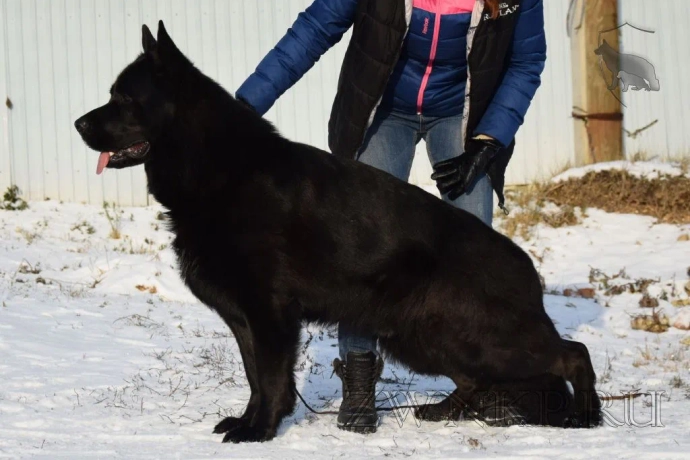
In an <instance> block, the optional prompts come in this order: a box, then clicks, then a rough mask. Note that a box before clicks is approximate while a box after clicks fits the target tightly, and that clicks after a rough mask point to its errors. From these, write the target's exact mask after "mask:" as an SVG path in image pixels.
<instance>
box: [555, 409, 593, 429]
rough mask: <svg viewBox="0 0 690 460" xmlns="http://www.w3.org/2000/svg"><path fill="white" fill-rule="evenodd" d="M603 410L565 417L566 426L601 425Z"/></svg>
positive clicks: (590, 426) (564, 425)
mask: <svg viewBox="0 0 690 460" xmlns="http://www.w3.org/2000/svg"><path fill="white" fill-rule="evenodd" d="M601 424H602V419H601V412H599V411H594V412H589V413H586V414H583V413H575V414H573V415H571V416H570V417H568V418H566V419H565V422H564V424H563V427H564V428H596V427H598V426H601Z"/></svg>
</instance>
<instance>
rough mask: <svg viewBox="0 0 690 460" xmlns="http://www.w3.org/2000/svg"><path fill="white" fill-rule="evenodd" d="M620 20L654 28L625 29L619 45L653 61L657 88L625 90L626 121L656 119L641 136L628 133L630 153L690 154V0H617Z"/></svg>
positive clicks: (633, 124)
mask: <svg viewBox="0 0 690 460" xmlns="http://www.w3.org/2000/svg"><path fill="white" fill-rule="evenodd" d="M619 2H620V3H619V17H620V22H621V23H625V22H628V23H630V24H632V25H634V26H636V27H639V28H642V29H646V30H651V31H654V33H653V34H649V33H644V32H640V31H638V30H635V29H634V28H632V27H627V26H625V27H623V28H621V29H620V31H621V47H620V48H621V49H620V51H621V52H623V53H629V54H633V55H636V56H640V57H642V58H645V59H646V60H648V61H649V62H651V63H652V65H654V67H655V69H656V74H657V78H658V79H659V82H660V90H659V91H644V90H642V91H628V92H626V93H623V98H622V101H623V103H624V104H625V105H626V106H627V107H626V108H625V109H624V113H625V116H624V118H623V125H624V127H625V129H626V130H627V131H628V132H630V133H634V132H635V131H637V130H639V129H641V128H644V127H645V126H648V125H649V124H650V123H652V122H654V121H655V120H656V121H657V122H656V123H655V124H654V125H653V126H651V127H650V128H648V129H645V130H644V131H642V132H640V133H639V134H638V135H637V136H635V137H632V136H630V135H627V134H626V135H624V146H625V151H626V154H627V156H628V157H632V156H634V155H635V154H637V153H641V154H643V155H646V156H650V157H653V156H659V157H661V158H680V157H683V156H685V157H687V156H690V129H688V126H690V87H689V86H688V80H687V78H686V76H688V75H690V46H688V42H689V41H690V27H688V25H687V19H688V18H689V17H690V1H688V0H664V1H663V2H649V1H645V0H619Z"/></svg>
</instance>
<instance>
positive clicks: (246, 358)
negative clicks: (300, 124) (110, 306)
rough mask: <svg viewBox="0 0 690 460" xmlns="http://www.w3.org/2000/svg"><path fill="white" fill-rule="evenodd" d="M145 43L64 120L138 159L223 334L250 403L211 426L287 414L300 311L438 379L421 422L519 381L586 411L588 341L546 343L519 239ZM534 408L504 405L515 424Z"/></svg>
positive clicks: (545, 321)
mask: <svg viewBox="0 0 690 460" xmlns="http://www.w3.org/2000/svg"><path fill="white" fill-rule="evenodd" d="M143 46H144V53H143V54H141V55H140V56H139V57H138V58H137V59H136V60H135V61H134V62H133V63H132V64H130V65H129V66H128V67H127V68H126V69H125V70H124V71H123V72H122V73H121V74H120V76H119V77H118V78H117V80H116V82H115V84H114V85H113V87H112V89H111V96H112V97H111V99H110V101H109V102H108V103H107V104H106V105H104V106H102V107H100V108H97V109H95V110H93V111H92V112H90V113H88V114H86V115H84V116H83V117H81V118H80V119H79V120H77V121H76V123H75V124H76V127H77V129H78V131H79V132H80V133H81V135H82V137H83V139H84V140H85V142H86V143H87V144H88V146H89V147H91V148H92V149H94V150H97V151H100V152H103V153H101V156H100V157H99V160H98V172H99V173H100V172H101V171H102V170H103V168H104V167H108V168H125V167H130V166H135V165H139V164H144V166H145V169H146V174H147V177H148V185H149V190H150V192H151V193H152V194H153V196H154V197H155V198H156V199H157V200H158V201H159V202H160V203H161V204H163V205H164V206H165V207H166V208H167V209H168V210H169V212H168V216H169V219H170V222H171V229H172V231H173V232H174V233H175V236H176V238H175V241H174V249H175V251H176V253H177V255H178V257H179V262H180V267H181V274H182V277H183V279H184V281H185V282H186V284H187V285H188V286H189V288H190V289H191V291H192V292H193V293H194V295H196V296H197V297H198V298H199V299H200V300H201V301H202V302H203V303H205V304H206V305H208V306H209V307H211V308H213V309H214V310H216V311H217V312H218V313H219V314H220V316H221V317H222V318H223V319H224V320H225V322H226V323H227V324H228V326H230V329H231V330H232V332H233V334H234V336H235V338H236V339H237V343H238V344H239V347H240V350H241V353H242V359H243V362H244V366H245V369H246V374H247V379H248V381H249V385H250V387H251V397H250V400H249V403H248V406H247V409H246V411H245V413H244V415H243V416H242V417H239V418H234V417H228V418H226V419H225V420H223V421H222V422H221V423H220V424H219V425H218V426H217V427H216V432H218V433H226V435H225V439H224V440H225V441H233V442H242V441H264V440H268V439H271V438H273V437H274V436H275V434H276V430H277V428H278V426H279V424H280V422H281V420H282V419H283V418H284V417H285V416H287V415H289V414H290V413H291V412H292V411H293V409H294V406H295V393H294V386H295V384H294V376H293V369H294V366H295V361H296V356H297V353H296V349H297V346H298V342H299V337H300V329H301V324H302V322H303V321H316V322H320V323H330V324H332V323H337V322H343V323H347V324H348V325H349V326H350V327H352V328H354V329H355V330H357V331H359V332H361V333H362V334H375V335H377V336H379V337H380V345H381V347H382V349H383V350H384V351H385V352H386V353H387V354H388V355H389V356H390V357H391V358H393V359H394V360H397V361H399V362H400V363H402V364H404V365H406V366H409V367H410V368H411V369H412V370H414V371H415V372H417V373H421V374H432V375H444V376H448V377H450V378H451V379H452V380H453V381H454V382H455V383H456V385H457V389H456V390H455V392H454V393H453V394H452V395H451V397H449V398H448V399H447V400H446V401H444V402H442V403H439V404H437V405H433V406H429V407H424V408H423V410H420V415H422V416H426V417H427V418H429V419H435V418H438V417H439V414H440V413H444V412H446V413H447V412H448V411H449V412H452V410H450V409H451V408H452V402H453V401H454V400H456V399H457V400H458V401H464V402H466V403H467V402H470V403H468V404H471V401H476V400H477V395H481V394H485V393H486V392H487V391H490V390H492V389H497V388H498V389H511V388H513V386H515V388H518V389H520V390H524V389H525V386H526V385H527V386H529V385H528V384H526V383H525V382H533V383H534V386H533V387H532V388H536V389H539V390H542V391H543V390H546V391H549V390H553V391H555V392H557V393H559V394H561V395H565V396H564V397H565V399H568V398H570V401H571V402H572V404H571V406H572V407H570V408H569V409H567V410H566V411H565V412H563V411H561V412H560V416H559V417H560V418H559V417H556V419H557V420H558V421H557V422H553V420H556V419H554V418H551V419H548V420H546V422H545V423H550V424H555V423H566V424H569V425H574V426H593V425H596V424H598V423H599V422H600V402H599V399H598V398H597V395H596V393H595V388H594V383H595V375H594V370H593V369H592V364H591V362H590V358H589V354H588V351H587V348H586V347H585V346H584V345H583V344H581V343H578V342H572V341H567V340H563V339H561V338H560V336H559V335H558V333H557V331H556V329H555V327H554V325H553V323H552V322H551V320H550V319H549V317H548V316H547V314H546V312H545V311H544V307H543V299H542V288H541V284H540V281H539V277H538V274H537V272H536V270H535V268H534V265H533V264H532V261H531V260H530V258H529V257H528V256H527V254H525V253H524V252H523V251H522V250H521V249H520V248H519V247H518V246H517V245H515V244H513V243H512V242H511V241H510V240H509V239H508V238H506V237H504V236H502V235H501V234H499V233H497V232H495V231H493V230H492V229H491V228H489V227H488V226H486V225H484V224H483V223H482V222H481V221H480V220H479V219H477V218H475V217H474V216H472V215H470V214H469V213H466V212H464V211H461V210H458V209H455V208H453V207H452V206H450V205H448V204H445V203H443V202H442V201H441V200H439V199H437V198H435V197H433V196H432V195H430V194H428V193H426V192H424V191H423V190H421V189H419V188H417V187H414V186H412V185H409V184H406V183H404V182H402V181H399V180H398V179H395V178H393V177H392V176H390V175H388V174H386V173H383V172H381V171H378V170H376V169H374V168H371V167H369V166H366V165H363V164H361V163H358V162H356V161H351V160H345V159H342V158H338V157H336V156H333V155H329V154H328V153H326V152H323V151H321V150H318V149H316V148H313V147H309V146H307V145H303V144H299V143H295V142H291V141H289V140H287V139H284V138H283V137H281V136H280V135H279V134H278V133H277V132H276V131H275V129H274V128H273V127H272V125H271V124H269V123H268V122H267V121H265V120H263V119H262V118H261V117H260V116H258V115H257V114H255V113H254V112H252V111H251V110H250V109H248V108H246V107H245V106H243V105H242V104H241V103H239V102H237V101H236V100H235V99H234V98H233V97H231V96H230V95H229V94H228V93H227V92H226V91H224V90H223V89H222V88H221V87H220V85H218V84H217V83H215V82H213V81H212V80H211V79H210V78H208V77H206V76H204V75H203V74H202V73H201V72H200V71H199V70H197V69H196V68H195V67H194V66H193V65H192V64H191V63H190V62H189V60H188V59H187V58H186V57H185V56H184V55H183V54H182V53H181V52H180V51H179V50H178V49H177V47H176V46H175V44H174V43H173V42H172V40H171V39H170V37H169V36H168V34H167V33H166V31H165V28H164V27H163V24H162V22H161V23H159V29H158V38H157V40H156V39H155V38H154V37H153V36H152V35H151V32H150V31H149V29H148V28H147V27H146V26H144V28H143ZM565 380H568V381H570V382H571V384H572V386H573V389H574V393H575V396H574V399H573V397H572V396H571V395H570V393H569V392H568V391H567V388H566V383H565ZM528 389H529V388H528ZM535 404H536V405H538V401H537V402H531V403H530V404H528V405H526V404H522V405H521V404H520V403H518V404H516V406H518V407H519V408H522V409H521V410H522V411H523V412H524V413H522V414H521V416H523V417H525V418H526V419H527V421H528V422H530V423H540V421H539V420H537V418H538V415H539V414H533V413H530V411H531V412H535V410H533V409H532V410H531V409H530V407H533V406H534V405H535ZM537 412H538V411H537ZM564 414H567V419H566V416H564ZM535 417H536V418H535ZM542 421H543V420H542Z"/></svg>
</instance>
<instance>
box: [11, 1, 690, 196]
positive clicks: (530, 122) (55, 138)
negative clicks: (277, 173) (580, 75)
mask: <svg viewBox="0 0 690 460" xmlns="http://www.w3.org/2000/svg"><path fill="white" fill-rule="evenodd" d="M580 1H583V0H580ZM310 2H311V0H126V1H125V0H49V1H48V0H0V98H1V100H0V102H6V103H2V104H1V105H0V120H1V123H0V136H1V137H0V190H4V189H5V188H6V187H7V186H8V185H9V184H17V185H18V186H19V187H20V188H21V189H22V191H23V192H24V195H25V196H26V197H28V198H30V199H32V200H40V199H44V198H50V199H53V200H63V201H75V202H89V203H94V204H101V203H102V202H103V201H109V202H117V203H119V204H121V205H143V204H147V203H148V202H149V200H150V198H149V196H148V194H147V192H146V185H145V177H144V174H143V168H132V169H128V170H122V171H117V172H112V171H111V172H110V173H108V172H106V173H105V174H104V175H103V176H96V174H95V167H96V157H97V155H96V154H95V153H94V152H91V151H89V150H88V149H87V148H86V147H85V146H84V145H83V143H82V141H81V139H80V138H79V136H78V135H77V133H76V131H75V130H74V128H73V121H74V120H75V119H76V118H77V117H78V116H80V115H81V114H83V113H85V112H86V111H88V110H90V109H92V108H94V107H96V106H98V105H101V104H103V103H104V102H105V101H106V100H107V98H108V88H109V86H110V84H111V83H112V81H113V80H114V78H115V77H116V75H117V73H118V72H119V71H120V70H121V69H122V68H123V67H124V66H125V65H126V64H127V63H128V62H130V61H131V60H132V59H133V58H134V57H135V56H136V55H137V54H138V53H139V51H140V47H141V35H140V28H141V24H142V23H147V24H149V25H150V26H151V27H152V29H155V25H156V23H157V21H158V19H163V20H164V21H165V23H166V27H167V28H168V31H169V32H170V33H171V35H172V37H173V38H174V40H175V41H176V43H177V44H178V45H179V46H180V48H181V49H182V50H183V52H185V53H186V54H187V55H188V56H189V57H190V58H191V59H192V60H193V61H194V62H195V63H196V64H197V65H198V66H199V67H200V68H201V69H202V70H203V71H204V72H205V73H207V74H208V75H210V76H211V77H213V78H214V79H216V80H217V81H219V82H220V83H221V84H222V85H223V86H224V87H225V88H227V89H228V90H229V91H230V92H234V91H235V89H236V88H237V87H238V86H239V85H240V84H241V83H242V81H243V80H244V79H245V78H246V77H247V76H248V75H249V74H250V73H251V72H252V71H253V70H254V68H255V66H256V64H257V63H258V62H259V60H260V59H261V58H262V57H263V56H264V55H265V53H266V52H268V51H269V50H270V49H271V48H272V47H273V46H274V45H275V43H276V42H277V41H278V40H279V39H280V38H281V37H282V35H283V34H284V33H285V31H286V30H287V28H288V27H290V25H291V24H292V22H293V21H294V19H295V18H296V17H297V14H298V13H299V12H300V11H302V10H303V9H304V8H306V7H307V6H308V5H309V3H310ZM621 2H622V5H623V6H622V9H623V10H624V14H623V15H622V17H624V18H625V17H626V14H627V12H630V15H629V16H630V18H629V20H631V21H632V20H637V19H638V18H639V20H640V25H641V26H648V27H651V28H656V30H657V31H658V32H657V34H655V35H653V37H654V40H657V41H656V42H653V43H656V45H651V44H649V43H652V42H650V41H649V40H648V37H640V40H643V41H644V43H645V44H646V45H645V46H656V47H657V48H654V49H653V50H652V49H651V48H650V49H649V53H650V55H651V54H655V56H656V55H659V57H660V63H659V65H658V67H657V68H658V73H659V74H660V79H661V81H662V83H661V85H662V91H661V92H660V93H647V94H644V95H642V94H638V93H636V94H634V95H631V98H633V99H635V101H634V102H633V101H630V103H629V104H628V105H629V107H631V108H632V107H635V108H634V115H635V116H636V117H637V118H635V117H630V118H628V119H626V128H627V129H629V130H634V129H637V128H638V127H640V125H644V124H646V123H648V122H651V121H652V120H653V119H658V120H659V121H658V122H657V123H656V124H655V125H654V126H653V127H652V128H649V129H648V130H646V131H644V132H643V133H642V134H640V135H638V136H637V137H636V139H635V140H634V142H628V143H627V144H626V146H628V147H629V148H634V149H644V150H646V151H648V152H649V153H655V152H662V153H664V154H665V155H672V154H678V153H681V152H683V153H684V152H685V151H686V150H685V149H686V148H687V142H688V138H689V134H688V133H687V130H686V131H683V129H682V125H683V121H684V120H683V118H682V117H681V115H685V116H688V115H690V114H688V113H687V111H688V109H686V108H685V106H684V105H683V104H682V102H681V99H680V97H679V96H681V95H682V94H683V92H684V91H685V92H687V91H688V90H687V89H686V88H684V87H683V85H682V83H683V81H682V77H681V75H682V74H683V73H682V72H681V71H680V69H681V67H682V66H681V65H680V63H683V66H687V65H688V64H687V61H688V59H687V57H688V56H687V53H688V49H689V48H688V47H687V46H683V43H682V41H681V40H680V39H681V38H684V37H685V35H683V34H685V33H686V29H687V28H686V27H685V26H684V24H683V23H682V20H683V19H684V18H685V17H687V16H688V13H689V12H690V8H689V5H688V2H687V1H686V0H675V1H673V0H666V1H665V2H664V6H665V7H664V8H663V9H661V8H659V7H656V8H655V7H654V6H653V5H652V3H650V2H648V0H621ZM544 3H545V9H546V13H545V14H546V28H547V40H548V46H549V51H548V60H547V66H546V70H545V72H544V75H543V83H542V87H541V88H540V90H539V92H538V94H537V97H536V98H535V101H534V102H533V105H532V107H531V109H530V111H529V113H528V115H527V118H526V121H525V125H524V126H523V128H522V129H521V131H520V132H519V134H518V139H517V149H516V153H515V156H514V158H513V160H512V162H511V164H510V166H509V170H508V177H507V180H508V183H525V182H530V181H533V180H535V179H541V178H544V177H547V176H549V175H550V174H551V173H553V172H555V171H557V170H558V169H560V168H562V167H563V166H565V165H567V164H569V163H572V160H573V155H574V153H573V141H572V136H573V130H572V119H571V116H570V114H571V111H572V97H571V88H572V82H571V74H570V46H569V42H568V39H567V36H566V28H565V21H566V14H567V9H568V4H569V0H548V1H545V2H544ZM671 5H672V6H671ZM666 16H668V18H667V17H666ZM645 21H646V22H647V23H645ZM662 24H664V26H665V27H666V30H664V31H663V33H662ZM626 34H627V31H624V32H623V38H624V39H627V37H628V35H626ZM645 35H649V34H645ZM347 38H348V36H346V37H345V38H344V39H343V40H342V42H341V43H340V44H338V45H337V46H336V47H335V48H334V49H332V50H330V51H329V52H328V53H326V55H325V56H324V57H323V58H322V59H321V61H320V62H319V63H318V64H317V65H316V66H315V67H314V68H313V69H312V70H311V71H310V72H308V73H307V75H306V76H305V77H304V78H303V79H302V80H301V81H300V82H299V83H298V84H297V85H295V87H294V88H292V89H291V90H290V91H288V92H287V93H286V94H285V95H284V96H283V97H282V98H281V99H280V100H279V101H278V103H277V104H276V106H275V107H274V108H273V109H272V110H271V111H270V112H269V113H268V114H267V117H268V118H269V119H271V120H272V121H273V122H274V123H275V124H276V125H277V127H278V129H279V130H280V131H281V132H282V133H283V134H284V135H286V136H287V137H289V138H291V139H295V140H299V141H302V142H306V143H310V144H313V145H315V146H318V147H321V148H326V136H327V134H326V126H327V120H328V116H329V113H330V105H331V103H332V101H333V97H334V95H335V88H336V83H337V78H338V73H339V67H340V62H341V60H342V57H343V54H344V51H345V46H346V43H347ZM634 40H635V39H633V38H631V42H630V43H631V44H632V43H636V42H635V41H634ZM631 46H632V45H631ZM668 47H670V48H672V49H673V51H674V53H675V54H665V53H667V50H668V49H669V48H668ZM626 50H627V46H626ZM661 50H663V53H662V52H661ZM652 51H653V52H652ZM667 68H668V69H672V68H673V69H675V68H677V69H679V70H678V71H675V73H674V74H673V75H671V74H670V73H669V74H667V73H666V72H665V70H666V69H667ZM683 68H684V67H683ZM672 80H673V81H672ZM672 85H675V86H672ZM638 99H639V100H638ZM5 100H6V101H5ZM430 173H431V170H430V166H429V164H428V161H427V159H426V153H425V150H424V146H423V145H420V146H419V150H418V155H417V158H416V159H415V163H414V168H413V174H412V178H411V180H412V181H414V182H416V183H425V182H426V183H429V181H430V179H429V175H430Z"/></svg>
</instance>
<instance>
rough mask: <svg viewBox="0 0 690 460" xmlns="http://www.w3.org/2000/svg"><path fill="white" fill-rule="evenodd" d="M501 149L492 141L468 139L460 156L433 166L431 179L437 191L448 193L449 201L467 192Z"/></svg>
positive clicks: (499, 145) (500, 146)
mask: <svg viewBox="0 0 690 460" xmlns="http://www.w3.org/2000/svg"><path fill="white" fill-rule="evenodd" d="M502 148H503V146H502V145H501V143H500V142H498V141H496V140H494V139H470V140H469V141H468V142H467V146H466V150H465V152H464V153H463V154H462V155H460V156H458V157H455V158H451V159H450V160H445V161H441V162H439V163H436V164H435V165H434V173H433V174H432V175H431V178H432V179H433V180H435V181H436V186H437V187H438V191H439V192H441V194H445V193H448V198H450V199H451V200H454V199H456V198H457V197H459V196H460V195H462V194H463V193H465V192H467V189H468V188H469V187H470V186H471V185H472V184H473V183H474V181H476V180H477V178H478V177H479V176H480V175H481V174H484V173H485V172H486V170H487V166H488V165H489V163H491V160H493V159H494V157H495V156H496V154H498V152H499V151H500V150H501V149H502Z"/></svg>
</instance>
